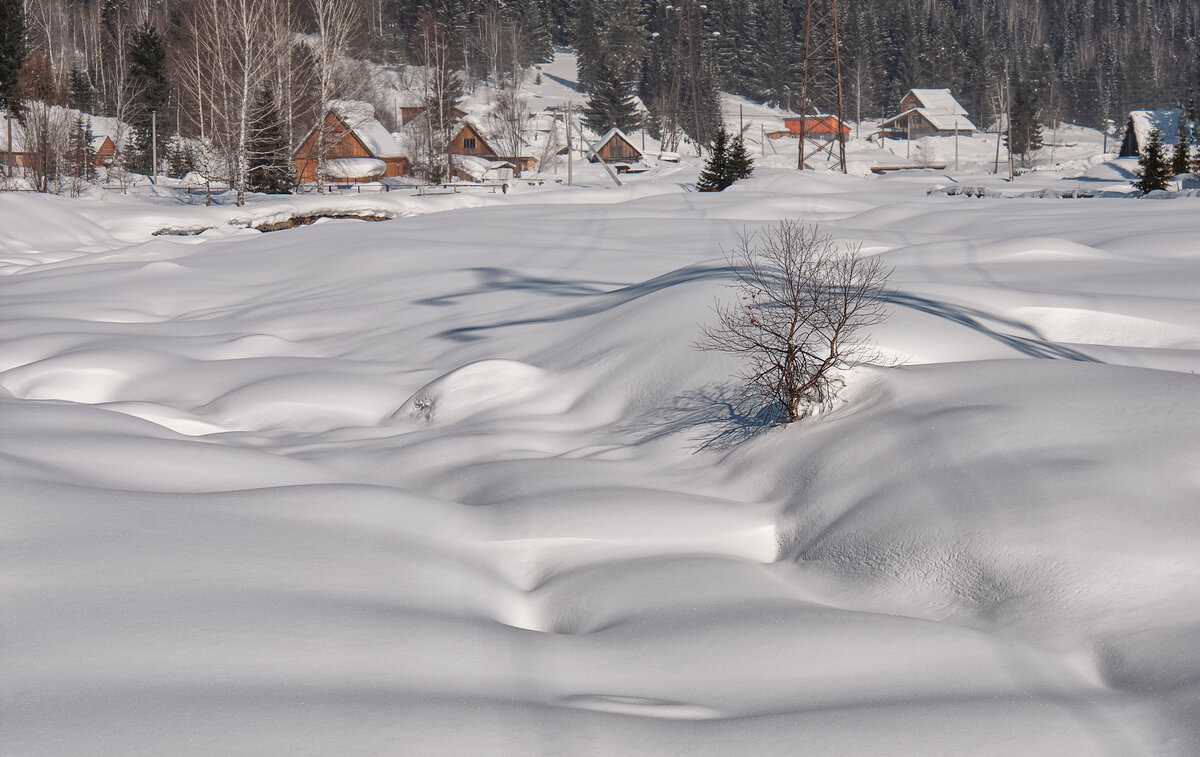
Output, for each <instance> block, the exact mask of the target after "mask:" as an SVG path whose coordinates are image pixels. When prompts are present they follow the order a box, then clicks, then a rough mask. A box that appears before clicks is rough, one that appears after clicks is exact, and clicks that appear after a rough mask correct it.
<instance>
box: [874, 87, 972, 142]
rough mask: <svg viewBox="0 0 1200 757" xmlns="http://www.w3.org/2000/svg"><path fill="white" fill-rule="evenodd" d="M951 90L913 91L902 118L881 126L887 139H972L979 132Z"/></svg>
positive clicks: (904, 102)
mask: <svg viewBox="0 0 1200 757" xmlns="http://www.w3.org/2000/svg"><path fill="white" fill-rule="evenodd" d="M968 115H969V114H968V113H967V110H966V108H964V107H963V106H962V105H961V104H959V102H958V100H956V99H955V98H954V95H953V93H951V92H950V90H948V89H910V90H909V91H908V94H906V95H905V96H904V97H903V99H901V100H900V115H898V116H893V117H892V118H889V119H888V120H886V121H884V122H883V123H882V124H881V125H880V127H879V128H880V131H881V132H882V134H883V136H885V137H891V138H892V139H907V138H910V137H911V138H913V139H919V138H921V137H953V136H955V135H959V136H964V137H969V136H971V135H972V134H974V133H975V132H976V131H978V130H977V129H976V128H975V124H973V123H971V119H969V118H968V117H967V116H968Z"/></svg>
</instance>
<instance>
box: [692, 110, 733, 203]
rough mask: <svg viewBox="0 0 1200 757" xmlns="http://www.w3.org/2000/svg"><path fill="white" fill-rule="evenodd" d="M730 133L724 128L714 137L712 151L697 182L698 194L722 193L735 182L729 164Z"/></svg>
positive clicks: (719, 129)
mask: <svg viewBox="0 0 1200 757" xmlns="http://www.w3.org/2000/svg"><path fill="white" fill-rule="evenodd" d="M729 157H730V156H729V133H728V132H727V131H725V127H724V126H722V127H720V128H718V129H717V134H716V136H715V137H713V142H712V151H711V152H710V153H709V156H708V160H707V161H706V162H705V164H704V170H703V171H701V172H700V178H699V179H697V181H696V191H698V192H720V191H721V190H723V189H725V188H726V187H728V186H729V185H730V184H732V183H733V182H734V179H733V178H732V174H731V172H730V164H729Z"/></svg>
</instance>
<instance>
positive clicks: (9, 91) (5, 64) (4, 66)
mask: <svg viewBox="0 0 1200 757" xmlns="http://www.w3.org/2000/svg"><path fill="white" fill-rule="evenodd" d="M24 60H25V3H24V1H23V0H0V105H5V106H7V105H8V103H9V101H10V100H11V99H12V97H13V95H14V94H16V90H17V72H18V71H20V70H21V63H22V62H23V61H24ZM6 149H7V147H6Z"/></svg>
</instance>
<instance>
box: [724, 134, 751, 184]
mask: <svg viewBox="0 0 1200 757" xmlns="http://www.w3.org/2000/svg"><path fill="white" fill-rule="evenodd" d="M728 166H729V178H730V182H729V183H730V184H732V183H733V182H735V181H739V180H741V179H746V178H749V177H750V175H751V174H753V173H754V159H753V158H751V157H750V151H749V150H747V149H746V140H745V138H744V137H743V136H742V135H741V134H739V135H737V136H736V137H734V138H733V141H732V142H731V143H730V145H729V159H728Z"/></svg>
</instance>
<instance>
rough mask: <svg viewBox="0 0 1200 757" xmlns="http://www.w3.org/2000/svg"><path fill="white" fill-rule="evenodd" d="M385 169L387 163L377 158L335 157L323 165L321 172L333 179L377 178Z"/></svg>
mask: <svg viewBox="0 0 1200 757" xmlns="http://www.w3.org/2000/svg"><path fill="white" fill-rule="evenodd" d="M385 171H387V164H386V163H384V162H383V161H382V160H377V159H375V158H335V159H334V160H327V161H325V164H324V165H323V166H322V167H321V173H322V174H324V175H325V176H327V177H329V178H331V179H363V178H376V177H379V176H383V174H384V172H385Z"/></svg>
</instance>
